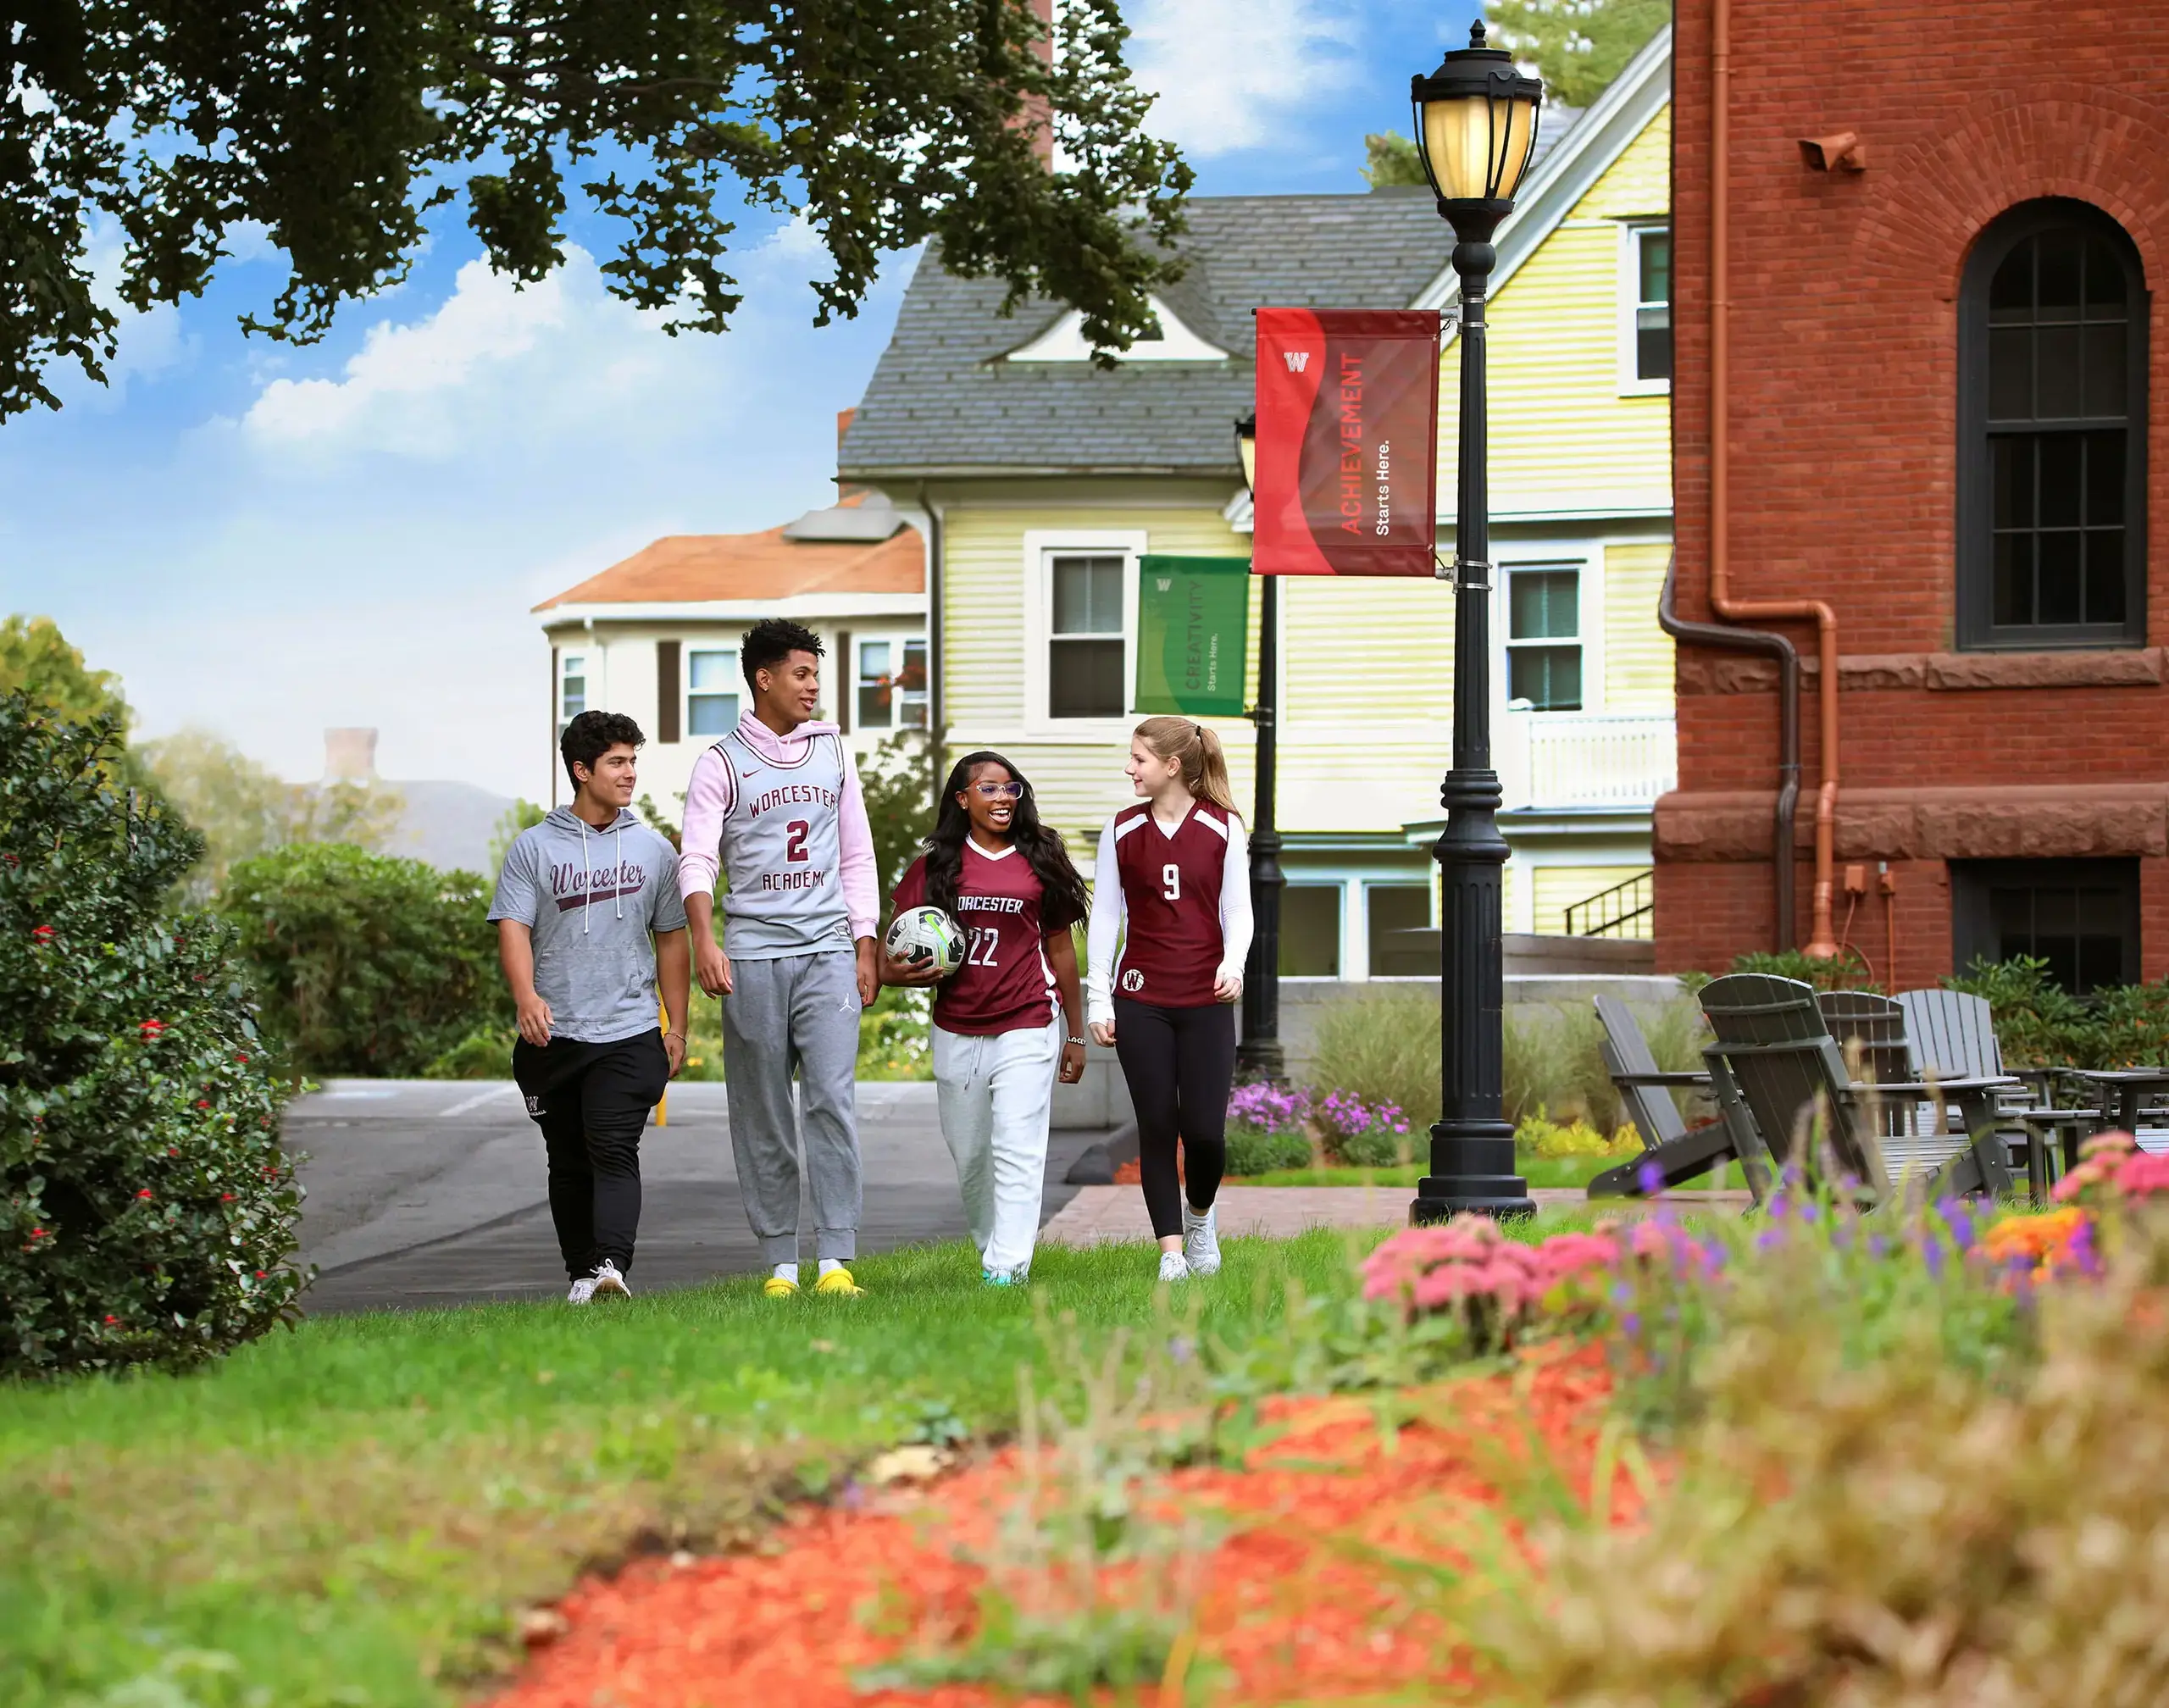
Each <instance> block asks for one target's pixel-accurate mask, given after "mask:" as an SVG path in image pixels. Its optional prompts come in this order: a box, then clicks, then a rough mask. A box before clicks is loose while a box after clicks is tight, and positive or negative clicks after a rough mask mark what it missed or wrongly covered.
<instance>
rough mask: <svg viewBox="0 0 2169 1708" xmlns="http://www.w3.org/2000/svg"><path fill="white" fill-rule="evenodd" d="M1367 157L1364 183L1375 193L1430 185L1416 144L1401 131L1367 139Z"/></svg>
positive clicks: (1365, 145) (1364, 154)
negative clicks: (1424, 174)
mask: <svg viewBox="0 0 2169 1708" xmlns="http://www.w3.org/2000/svg"><path fill="white" fill-rule="evenodd" d="M1363 156H1364V160H1365V163H1366V164H1365V165H1364V167H1363V181H1364V182H1365V183H1366V184H1367V185H1369V186H1371V187H1372V188H1373V190H1397V189H1401V188H1402V187H1404V186H1408V185H1415V186H1417V187H1419V188H1420V187H1421V186H1423V184H1425V183H1426V182H1427V181H1428V180H1426V179H1425V178H1424V176H1423V157H1422V156H1421V155H1419V154H1418V153H1417V152H1416V145H1415V143H1413V142H1412V141H1410V140H1409V139H1408V138H1407V137H1406V136H1402V135H1401V132H1400V131H1398V130H1388V131H1386V132H1385V133H1384V135H1379V134H1377V133H1375V132H1374V133H1373V134H1372V135H1371V136H1366V137H1365V138H1364V139H1363Z"/></svg>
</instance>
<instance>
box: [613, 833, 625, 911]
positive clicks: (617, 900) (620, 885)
mask: <svg viewBox="0 0 2169 1708" xmlns="http://www.w3.org/2000/svg"><path fill="white" fill-rule="evenodd" d="M610 828H611V829H613V830H615V831H616V832H617V833H618V875H617V876H616V877H615V878H613V879H611V880H610V895H611V904H612V906H613V907H614V908H615V909H616V910H617V914H618V917H619V918H620V919H622V918H624V917H625V821H624V819H623V818H619V820H618V822H617V823H615V824H613V825H612V826H611V827H610Z"/></svg>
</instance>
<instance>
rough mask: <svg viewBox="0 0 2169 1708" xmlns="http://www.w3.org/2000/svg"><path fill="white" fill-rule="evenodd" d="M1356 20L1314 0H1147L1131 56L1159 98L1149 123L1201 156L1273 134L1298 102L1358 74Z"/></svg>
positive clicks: (1342, 84)
mask: <svg viewBox="0 0 2169 1708" xmlns="http://www.w3.org/2000/svg"><path fill="white" fill-rule="evenodd" d="M1357 27H1358V20H1357V19H1356V18H1355V17H1354V16H1352V15H1351V14H1350V13H1349V11H1348V10H1347V8H1341V9H1340V13H1339V15H1335V14H1334V11H1333V9H1332V8H1329V7H1327V6H1325V5H1323V4H1320V3H1318V0H1148V3H1147V4H1146V5H1144V6H1142V7H1141V8H1139V10H1138V13H1137V15H1136V17H1135V19H1134V23H1133V25H1132V31H1133V33H1132V35H1131V37H1130V46H1129V61H1130V65H1131V68H1132V70H1133V72H1134V75H1135V76H1136V79H1137V81H1138V84H1139V86H1140V87H1143V88H1146V89H1149V90H1151V92H1153V93H1154V95H1155V96H1156V97H1157V99H1156V100H1155V101H1154V103H1153V105H1152V114H1151V119H1149V120H1148V121H1147V122H1148V125H1149V126H1150V128H1151V130H1152V131H1153V132H1154V133H1155V134H1156V135H1157V136H1162V137H1164V138H1166V139H1167V140H1168V141H1171V142H1173V143H1174V144H1175V145H1176V146H1177V147H1179V148H1181V149H1182V150H1183V152H1184V153H1186V154H1190V155H1194V156H1196V157H1198V158H1206V157H1207V156H1211V155H1214V154H1224V153H1230V152H1232V151H1234V150H1235V149H1238V148H1252V147H1257V146H1258V145H1259V144H1261V143H1264V142H1268V141H1273V140H1274V139H1275V137H1276V136H1279V133H1280V130H1281V126H1282V124H1283V121H1284V120H1285V119H1287V118H1288V117H1289V116H1290V114H1292V113H1293V112H1294V111H1295V109H1297V108H1301V107H1302V106H1304V105H1306V103H1310V102H1312V101H1313V100H1314V99H1316V98H1317V97H1318V96H1319V95H1321V94H1323V93H1327V92H1331V91H1334V90H1337V89H1340V88H1342V87H1345V86H1347V85H1348V84H1349V83H1351V81H1353V80H1354V77H1355V66H1354V64H1353V62H1352V60H1351V58H1350V50H1351V48H1352V47H1354V45H1355V43H1356V39H1357V36H1356V32H1357Z"/></svg>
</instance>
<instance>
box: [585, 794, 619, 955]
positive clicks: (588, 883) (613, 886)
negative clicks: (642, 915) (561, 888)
mask: <svg viewBox="0 0 2169 1708" xmlns="http://www.w3.org/2000/svg"><path fill="white" fill-rule="evenodd" d="M574 817H575V818H578V817H579V815H578V814H577V813H575V814H574ZM610 828H611V829H612V830H613V831H614V832H615V833H616V834H617V838H618V843H617V846H618V875H617V876H616V877H614V878H613V879H611V880H610V895H611V907H612V911H613V912H614V913H615V914H616V916H617V917H618V918H620V919H622V918H624V917H625V823H624V819H623V818H620V819H619V821H618V822H617V823H615V824H613V825H612V826H611V827H610ZM594 906H595V868H593V867H592V866H591V865H590V864H589V863H588V859H587V820H586V819H585V818H581V819H580V935H581V936H583V937H585V936H586V935H587V912H588V909H589V908H591V907H594Z"/></svg>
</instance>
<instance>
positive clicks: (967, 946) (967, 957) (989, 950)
mask: <svg viewBox="0 0 2169 1708" xmlns="http://www.w3.org/2000/svg"><path fill="white" fill-rule="evenodd" d="M1000 943H1001V932H999V931H997V930H996V929H993V928H992V927H991V926H984V925H974V926H973V927H972V928H971V929H970V931H969V933H968V934H967V936H966V938H965V942H964V965H966V966H967V967H991V966H993V965H994V951H995V950H996V947H997V946H998V945H1000Z"/></svg>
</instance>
